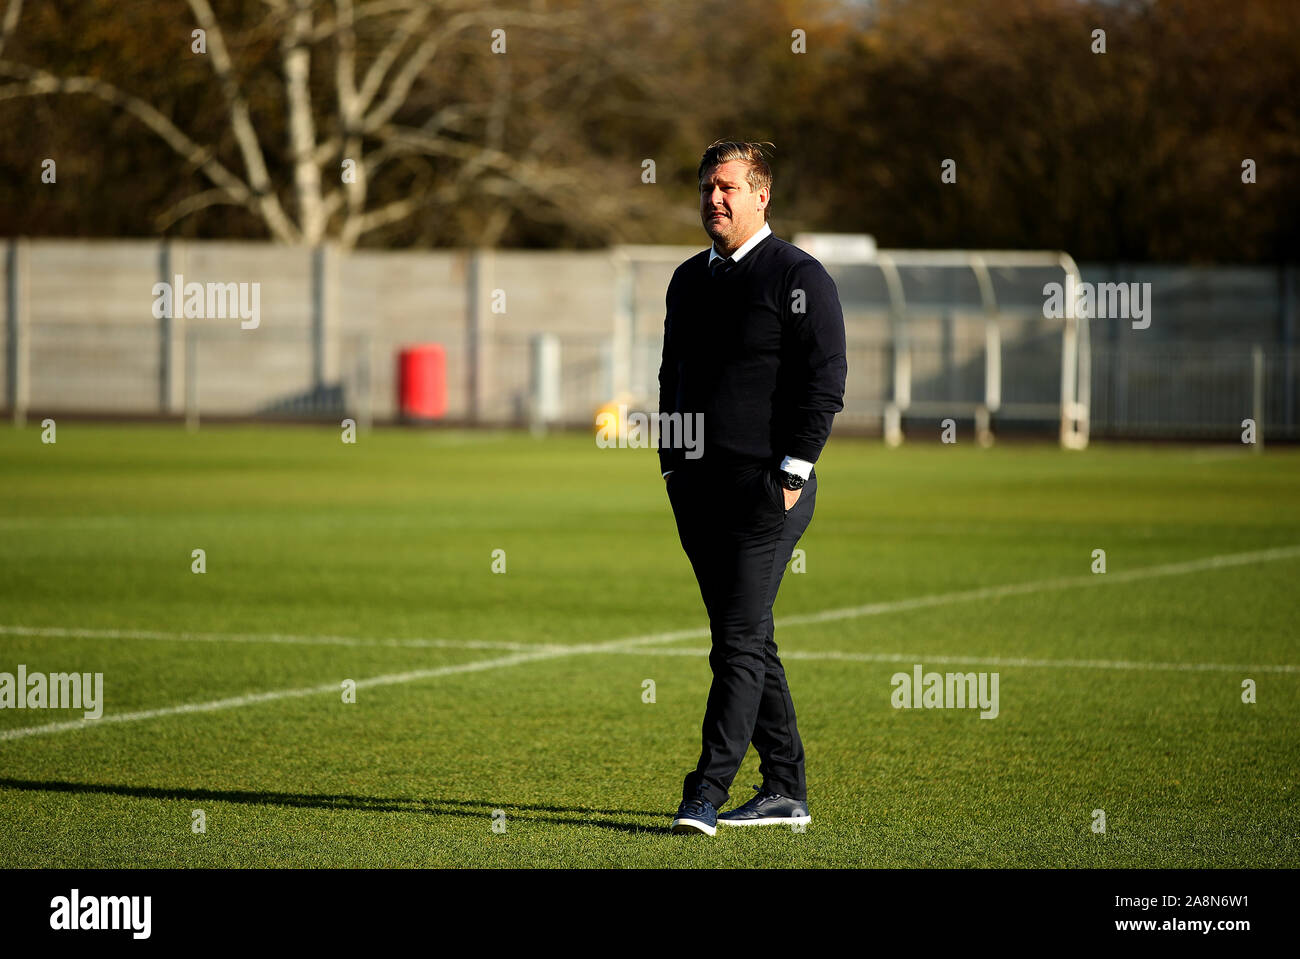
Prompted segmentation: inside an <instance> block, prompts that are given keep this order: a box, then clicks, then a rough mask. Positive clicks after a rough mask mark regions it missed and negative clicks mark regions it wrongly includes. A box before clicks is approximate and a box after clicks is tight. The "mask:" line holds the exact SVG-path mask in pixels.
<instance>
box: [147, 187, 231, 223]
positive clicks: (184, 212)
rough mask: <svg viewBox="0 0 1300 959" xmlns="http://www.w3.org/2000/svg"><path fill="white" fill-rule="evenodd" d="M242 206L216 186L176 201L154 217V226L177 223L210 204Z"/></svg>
mask: <svg viewBox="0 0 1300 959" xmlns="http://www.w3.org/2000/svg"><path fill="white" fill-rule="evenodd" d="M223 205H224V206H242V207H247V206H248V204H247V203H243V202H241V201H239V200H236V199H235V198H234V197H232V196H231V195H230V194H229V193H228V192H227V191H225V190H223V189H221V188H220V187H218V188H217V189H215V190H204V191H203V192H201V193H194V194H191V195H190V196H187V197H185V199H183V200H180V201H179V202H177V203H174V204H172V206H171V208H170V209H168V210H165V211H164V212H162V213H160V214H158V215H157V216H156V217H154V226H155V227H157V229H158V230H159V231H163V230H166V229H168V228H169V227H170V226H171V225H172V224H174V223H177V222H179V221H181V220H183V219H185V217H187V216H189V215H190V214H191V213H197V212H198V211H199V210H206V209H207V208H208V207H210V206H223Z"/></svg>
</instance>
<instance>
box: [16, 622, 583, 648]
mask: <svg viewBox="0 0 1300 959" xmlns="http://www.w3.org/2000/svg"><path fill="white" fill-rule="evenodd" d="M0 636H40V637H49V638H53V639H153V640H160V641H163V642H182V643H272V644H283V645H289V646H354V647H365V646H374V647H378V648H409V649H498V650H509V651H512V652H517V653H526V652H540V651H544V650H551V649H564V648H566V647H565V646H564V645H562V644H560V643H546V644H538V643H510V642H505V641H499V640H488V639H388V638H382V639H363V638H361V637H357V636H293V635H288V634H282V633H189V632H180V633H169V632H164V631H161V630H155V629H71V628H67V627H61V626H0Z"/></svg>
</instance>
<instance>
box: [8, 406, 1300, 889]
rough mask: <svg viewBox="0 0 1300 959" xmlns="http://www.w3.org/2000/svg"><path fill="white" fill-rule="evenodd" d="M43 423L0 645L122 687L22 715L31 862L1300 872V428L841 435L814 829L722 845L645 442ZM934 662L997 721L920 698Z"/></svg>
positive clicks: (13, 745)
mask: <svg viewBox="0 0 1300 959" xmlns="http://www.w3.org/2000/svg"><path fill="white" fill-rule="evenodd" d="M40 432H41V431H40V428H39V427H38V426H36V425H35V424H32V425H29V426H28V427H27V428H26V429H22V430H15V429H12V428H8V427H6V428H4V429H2V430H0V491H2V493H3V495H0V671H5V672H10V673H14V672H15V671H16V668H17V666H18V665H19V664H23V665H25V666H26V667H27V669H28V671H29V672H32V671H42V672H46V673H50V672H61V671H78V672H102V673H103V676H104V700H105V705H104V717H103V719H101V720H99V721H97V722H88V723H85V724H81V725H78V724H76V722H75V721H76V720H77V719H78V718H79V717H80V716H81V712H80V711H76V710H63V709H60V710H54V709H45V710H28V709H22V710H19V709H3V710H0V860H3V862H4V864H5V865H6V866H29V867H39V866H59V867H128V866H143V867H168V866H187V867H242V866H272V867H278V866H325V867H337V866H346V867H353V866H381V867H382V866H457V867H460V866H464V867H516V866H520V867H549V866H570V867H573V866H577V867H584V866H594V867H604V866H653V867H661V866H667V867H691V868H701V867H711V866H727V867H738V866H745V867H748V866H773V867H798V866H814V867H838V866H886V867H897V866H901V867H922V866H925V867H935V866H937V867H954V866H955V867H970V866H994V867H1030V866H1035V867H1036V866H1047V867H1110V866H1119V867H1138V866H1151V867H1175V866H1178V867H1210V866H1215V867H1253V866H1290V867H1294V866H1297V865H1300V854H1298V852H1300V804H1298V802H1297V775H1298V772H1297V770H1300V665H1298V664H1300V630H1298V629H1297V626H1296V623H1297V613H1298V612H1300V601H1298V600H1297V593H1298V587H1300V550H1295V549H1292V548H1293V547H1296V546H1297V545H1300V451H1297V450H1294V449H1281V448H1277V449H1269V450H1268V451H1267V452H1266V453H1265V454H1264V455H1262V456H1252V455H1250V454H1249V453H1245V452H1241V451H1237V450H1233V449H1229V448H1215V449H1206V448H1194V447H1186V446H1179V447H1161V448H1145V447H1134V446H1106V445H1094V447H1093V448H1091V449H1089V450H1087V451H1085V452H1082V453H1078V452H1074V453H1071V452H1065V451H1062V450H1060V449H1057V448H1056V447H1054V446H1051V445H1046V444H1044V445H1029V446H1026V445H1006V444H1004V445H1000V446H997V447H995V448H993V449H990V450H981V449H977V448H975V447H974V445H973V444H972V443H971V442H970V441H969V439H968V438H967V437H965V436H963V437H962V438H961V440H960V441H959V442H958V444H957V445H955V446H942V445H939V444H933V445H928V444H927V445H921V444H914V445H909V446H906V447H904V448H902V449H899V450H887V449H885V448H884V447H883V446H882V444H880V443H879V442H878V441H869V440H858V439H850V438H844V437H834V438H832V440H831V442H830V444H829V445H828V447H827V449H826V452H825V454H824V455H823V457H822V460H821V461H820V463H819V464H818V474H819V477H820V480H821V489H820V493H819V501H818V504H817V511H816V515H815V517H814V519H813V522H812V526H811V528H810V529H809V532H808V534H807V535H806V536H805V538H804V540H803V541H802V543H801V544H800V545H801V547H802V548H803V549H804V550H805V556H804V558H803V562H804V567H805V568H804V571H803V572H801V573H787V575H786V579H785V582H784V585H783V586H782V591H781V595H780V599H779V600H778V603H777V616H778V627H777V642H778V644H779V645H780V648H781V650H782V653H783V655H785V656H786V665H787V672H788V675H789V678H790V683H791V688H792V691H793V694H794V699H795V704H796V706H797V707H798V710H799V724H800V729H801V732H802V734H803V738H804V742H805V746H806V750H807V756H808V760H807V762H808V766H807V768H808V783H809V803H810V807H811V810H812V817H813V821H812V824H811V825H810V826H809V827H808V828H807V830H806V831H804V832H794V831H792V830H790V829H785V828H780V827H765V828H757V829H747V830H735V831H733V832H723V831H721V830H720V831H719V834H718V835H717V836H716V837H714V838H712V839H710V838H707V837H699V836H696V837H687V836H674V835H671V834H669V833H668V832H667V829H666V827H667V824H668V820H669V816H670V815H671V813H672V812H673V811H674V809H675V808H676V804H677V800H678V798H679V790H680V788H681V780H682V777H683V776H684V774H685V773H686V772H687V771H688V770H689V769H690V768H691V767H692V766H693V765H694V762H695V760H696V757H697V753H698V748H699V724H700V719H701V716H702V713H703V708H704V701H705V696H706V693H707V690H708V683H709V672H708V663H707V660H706V658H705V653H706V651H707V647H708V640H707V632H706V628H707V621H706V619H705V615H704V611H703V607H702V604H701V602H700V598H699V593H698V590H697V587H696V584H695V581H694V578H693V576H692V574H691V571H690V568H689V565H688V563H687V561H686V558H685V556H684V555H683V554H682V551H681V547H680V544H679V543H678V540H677V535H676V530H675V528H674V526H673V521H672V516H671V512H670V510H669V506H668V502H667V497H666V494H665V491H664V489H663V483H662V481H661V480H660V478H659V474H658V471H657V469H656V462H655V458H654V454H653V452H652V451H650V450H644V449H643V450H601V449H597V448H596V445H595V443H594V441H593V439H592V437H590V436H581V435H573V434H569V435H561V436H554V437H550V438H548V439H545V440H537V439H534V438H532V437H530V436H528V435H526V434H516V433H509V432H481V433H476V432H459V431H425V432H419V431H407V430H385V429H380V430H376V431H374V432H373V433H370V434H363V435H362V436H361V437H360V438H359V441H358V442H357V443H356V444H355V445H345V444H344V443H342V442H341V441H340V434H339V430H337V429H327V428H319V429H317V428H273V427H214V428H209V427H204V428H203V429H202V430H200V431H199V432H197V433H193V434H190V433H186V432H185V431H184V430H183V429H181V428H179V427H173V426H122V425H119V426H102V425H87V424H81V423H76V422H72V421H68V422H66V423H60V424H59V426H58V433H57V443H55V444H53V445H45V444H42V443H41V440H40ZM195 549H203V550H204V551H205V555H206V572H205V573H202V574H198V573H194V572H192V571H191V564H192V558H191V557H192V551H193V550H195ZM1096 549H1104V550H1105V551H1106V564H1107V571H1106V572H1105V573H1104V574H1095V573H1092V572H1091V567H1092V563H1093V559H1092V553H1093V550H1096ZM496 550H502V551H504V554H503V555H504V561H505V572H504V573H498V572H494V571H493V563H494V555H497V556H500V555H502V554H494V551H496ZM1264 550H1279V551H1280V552H1274V553H1266V554H1264V555H1263V556H1262V557H1261V556H1256V557H1255V558H1253V559H1251V558H1250V557H1247V558H1246V560H1245V561H1243V560H1242V555H1243V554H1258V553H1260V551H1264ZM1214 557H1220V558H1224V559H1221V560H1214V561H1213V562H1199V563H1198V562H1193V561H1201V560H1210V559H1211V558H1214ZM1234 557H1235V559H1234ZM1182 563H1188V564H1190V565H1188V566H1187V567H1179V566H1171V564H1182ZM1014 584H1028V585H1026V586H1025V588H1024V589H1022V590H1011V591H1005V592H997V591H992V592H989V593H972V591H976V590H981V589H985V588H989V587H999V586H1005V585H1014ZM917 597H932V599H930V600H927V601H925V602H920V603H911V604H909V603H906V602H904V601H906V600H912V599H916V598H917ZM846 609H848V610H856V611H855V612H852V613H846V614H841V615H838V616H832V617H823V618H820V619H819V618H817V617H816V616H815V614H817V613H821V612H824V611H828V610H846ZM782 620H793V621H792V622H786V623H784V624H783V623H782ZM629 640H630V642H627V641H629ZM914 663H920V664H922V665H923V666H924V667H925V669H926V670H927V671H929V670H935V671H940V672H942V671H951V670H959V671H985V672H993V671H996V672H997V673H998V674H999V676H1000V694H999V698H1000V705H999V709H1000V714H999V715H998V717H997V718H996V719H989V720H984V719H981V718H980V717H979V715H978V713H977V712H976V711H972V710H969V709H966V710H962V709H906V710H904V709H895V708H893V707H892V706H891V702H890V697H891V692H892V687H891V685H890V677H891V676H892V675H893V674H894V673H895V672H898V671H910V670H911V668H912V665H913V664H914ZM1246 679H1250V680H1253V681H1254V682H1255V684H1256V698H1257V701H1256V702H1255V703H1253V704H1248V703H1243V701H1242V695H1243V691H1242V683H1243V680H1246ZM345 680H353V681H355V682H356V683H357V689H356V702H355V703H346V702H344V701H343V700H344V696H343V693H342V685H341V684H342V683H343V682H344V681H345ZM368 680H371V682H367V681H368ZM645 680H653V681H654V684H655V687H654V689H655V696H654V699H655V701H654V702H653V703H647V702H644V701H643V683H644V681H645ZM259 694H268V695H265V696H260V695H259ZM52 724H60V725H59V728H57V729H46V728H45V727H49V726H51V725H52ZM25 730H35V731H34V732H31V733H27V732H23V731H25ZM757 765H758V761H757V757H756V755H755V754H754V753H753V751H752V750H751V751H750V754H749V755H748V756H747V757H746V760H745V764H744V767H743V768H742V770H741V772H740V774H739V776H738V777H737V778H736V781H735V783H734V784H733V787H732V797H733V798H732V802H733V803H735V802H740V801H744V800H745V799H746V798H748V796H750V795H751V794H752V793H751V792H750V789H749V786H750V784H753V783H757V782H758V781H759V780H758V773H757ZM195 810H202V813H203V817H204V822H205V825H206V831H205V832H196V831H194V829H193V828H192V822H193V821H194V820H193V818H192V817H193V815H194V811H195ZM498 810H499V811H500V812H496V811H498ZM1094 810H1104V813H1105V818H1106V830H1105V832H1104V833H1098V832H1094V830H1093V828H1092V826H1093V824H1094V822H1096V821H1097V820H1096V819H1095V818H1094V815H1093V811H1094ZM494 822H495V823H496V824H497V828H496V830H494V828H493V827H494Z"/></svg>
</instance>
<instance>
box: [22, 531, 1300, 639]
mask: <svg viewBox="0 0 1300 959" xmlns="http://www.w3.org/2000/svg"><path fill="white" fill-rule="evenodd" d="M1294 558H1300V546H1280V547H1276V548H1273V549H1265V550H1256V551H1253V552H1249V553H1226V554H1223V555H1220V556H1208V557H1205V558H1203V559H1194V560H1187V561H1185V562H1180V563H1167V564H1165V565H1162V566H1145V567H1141V568H1139V569H1132V570H1125V571H1122V572H1117V573H1099V574H1086V575H1080V576H1064V577H1058V578H1055V579H1040V580H1034V581H1032V582H1028V583H1009V584H1007V585H1005V586H984V587H979V588H977V589H967V590H959V591H957V592H953V593H935V594H931V595H929V596H913V597H911V598H909V599H895V600H886V601H884V602H880V603H868V604H866V605H863V606H849V607H845V608H842V609H828V610H823V611H822V612H820V613H800V614H796V615H793V616H782V617H779V618H778V619H777V620H776V623H775V625H776V626H801V625H807V624H809V623H824V622H832V621H834V620H839V619H857V618H860V617H864V616H881V615H885V614H887V613H900V612H907V611H909V610H913V609H928V608H931V607H935V606H947V605H950V604H952V603H968V602H978V601H979V600H984V599H1000V598H1002V597H1004V596H1024V595H1027V594H1029V593H1038V592H1047V591H1051V590H1059V589H1073V588H1076V587H1080V586H1106V585H1111V584H1114V583H1131V582H1134V581H1135V580H1142V579H1154V578H1158V577H1162V576H1181V575H1184V574H1186V573H1199V572H1205V571H1208V570H1214V569H1225V568H1229V567H1233V566H1246V565H1251V564H1254V563H1267V562H1274V561H1277V560H1284V559H1294ZM709 635H710V633H709V630H708V629H706V628H695V629H679V630H673V631H670V632H661V633H647V634H645V635H642V636H633V637H629V638H626V639H619V640H609V642H617V643H624V644H626V645H628V646H640V645H645V644H656V643H671V642H675V641H676V640H679V639H707V638H709ZM0 636H49V637H54V638H77V637H85V638H87V639H154V640H162V641H167V640H172V641H177V642H211V643H221V642H230V643H283V644H290V645H304V646H313V645H325V646H356V647H366V646H377V647H410V648H415V649H422V648H441V649H499V650H508V651H513V652H549V651H557V652H571V651H572V650H573V648H574V647H573V646H570V645H566V644H563V643H550V644H546V645H539V644H537V643H513V642H506V641H501V640H479V639H420V638H415V639H367V638H363V637H356V636H294V635H285V634H279V633H192V632H178V633H169V632H164V631H161V630H136V629H77V628H71V627H46V626H18V625H11V626H4V625H0Z"/></svg>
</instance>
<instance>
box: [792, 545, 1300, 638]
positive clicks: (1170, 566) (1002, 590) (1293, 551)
mask: <svg viewBox="0 0 1300 959" xmlns="http://www.w3.org/2000/svg"><path fill="white" fill-rule="evenodd" d="M1297 557H1300V546H1279V547H1277V548H1275V549H1261V550H1255V551H1254V552H1250V553H1226V554H1224V555H1221V556H1207V557H1205V558H1204V559H1193V560H1188V561H1186V562H1182V563H1166V564H1164V565H1161V566H1144V567H1140V568H1138V569H1130V570H1125V571H1122V572H1118V573H1089V574H1084V575H1081V576H1062V577H1059V578H1056V579H1040V580H1037V581H1035V582H1031V583H1012V584H1010V585H1007V586H985V587H981V588H979V589H967V590H962V591H961V592H956V593H938V594H935V595H932V596H917V597H916V598H914V599H903V600H894V601H891V602H885V603H868V604H866V605H865V606H849V607H847V608H844V609H828V610H824V611H822V612H820V613H805V614H801V615H796V616H783V617H781V618H780V619H778V620H776V625H777V626H798V625H804V624H807V623H827V622H831V621H833V620H837V619H857V618H858V617H860V616H877V615H880V614H881V613H896V612H900V611H902V610H910V609H927V608H929V607H932V606H947V605H950V604H952V603H964V602H976V601H978V600H982V599H1000V598H1002V597H1003V596H1024V595H1027V594H1029V593H1042V592H1048V591H1050V590H1058V589H1075V588H1077V587H1081V586H1112V585H1114V584H1115V583H1132V582H1134V581H1136V580H1142V579H1156V578H1158V577H1161V576H1182V575H1184V574H1185V573H1202V572H1206V571H1208V570H1214V569H1227V568H1229V567H1232V566H1248V565H1251V564H1254V563H1270V562H1275V561H1277V560H1283V559H1295V558H1297Z"/></svg>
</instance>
